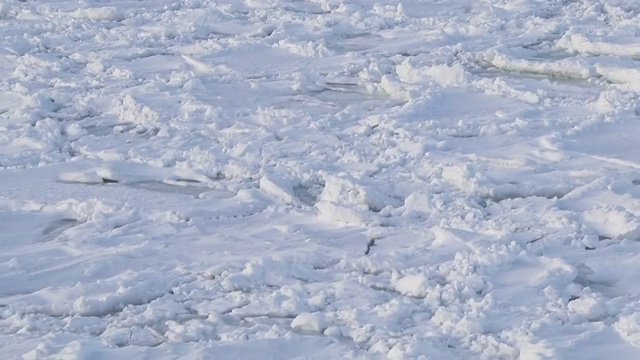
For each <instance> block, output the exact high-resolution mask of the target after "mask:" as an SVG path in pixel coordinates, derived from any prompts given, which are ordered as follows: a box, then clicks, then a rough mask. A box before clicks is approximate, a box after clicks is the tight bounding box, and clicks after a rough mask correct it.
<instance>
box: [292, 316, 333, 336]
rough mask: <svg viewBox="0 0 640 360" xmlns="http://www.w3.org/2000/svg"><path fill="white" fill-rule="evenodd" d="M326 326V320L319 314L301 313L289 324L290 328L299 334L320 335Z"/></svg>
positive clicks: (327, 324)
mask: <svg viewBox="0 0 640 360" xmlns="http://www.w3.org/2000/svg"><path fill="white" fill-rule="evenodd" d="M328 326H329V323H328V321H327V318H326V316H325V315H324V314H323V313H321V312H315V313H302V314H300V315H298V316H296V317H295V319H293V321H292V322H291V328H292V329H293V330H294V331H300V332H313V333H322V332H323V331H324V330H325V329H327V327H328Z"/></svg>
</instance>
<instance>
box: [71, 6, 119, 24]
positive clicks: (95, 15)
mask: <svg viewBox="0 0 640 360" xmlns="http://www.w3.org/2000/svg"><path fill="white" fill-rule="evenodd" d="M71 17H73V18H76V19H89V20H93V21H122V20H124V18H125V17H124V13H122V12H121V11H119V10H118V9H116V8H115V7H99V8H88V9H78V10H76V11H74V12H72V13H71Z"/></svg>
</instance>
